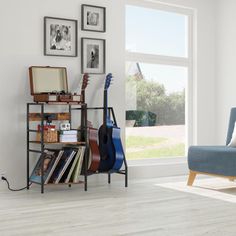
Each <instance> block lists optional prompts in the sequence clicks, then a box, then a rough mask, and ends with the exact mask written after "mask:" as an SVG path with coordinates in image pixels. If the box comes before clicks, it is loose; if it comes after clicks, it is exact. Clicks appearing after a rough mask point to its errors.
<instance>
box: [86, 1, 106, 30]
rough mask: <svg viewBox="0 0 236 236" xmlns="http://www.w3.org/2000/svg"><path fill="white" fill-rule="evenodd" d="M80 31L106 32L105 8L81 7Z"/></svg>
mask: <svg viewBox="0 0 236 236" xmlns="http://www.w3.org/2000/svg"><path fill="white" fill-rule="evenodd" d="M81 11H82V12H81V15H82V21H81V24H82V26H81V30H84V31H94V32H102V33H104V32H106V8H105V7H100V6H93V5H86V4H82V5H81Z"/></svg>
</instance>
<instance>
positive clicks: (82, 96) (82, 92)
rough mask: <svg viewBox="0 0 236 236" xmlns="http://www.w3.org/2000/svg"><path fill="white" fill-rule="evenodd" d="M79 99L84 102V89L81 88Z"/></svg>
mask: <svg viewBox="0 0 236 236" xmlns="http://www.w3.org/2000/svg"><path fill="white" fill-rule="evenodd" d="M81 101H82V103H85V90H84V89H82V90H81Z"/></svg>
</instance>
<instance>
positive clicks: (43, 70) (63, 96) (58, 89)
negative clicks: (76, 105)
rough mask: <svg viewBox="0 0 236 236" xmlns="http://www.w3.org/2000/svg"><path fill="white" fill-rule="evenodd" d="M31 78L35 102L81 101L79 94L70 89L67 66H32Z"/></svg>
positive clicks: (31, 88) (31, 90)
mask: <svg viewBox="0 0 236 236" xmlns="http://www.w3.org/2000/svg"><path fill="white" fill-rule="evenodd" d="M29 79H30V93H31V95H32V96H34V101H35V102H80V96H79V95H78V94H71V93H69V91H68V82H67V70H66V68H65V67H49V66H47V67H43V66H31V67H30V68H29Z"/></svg>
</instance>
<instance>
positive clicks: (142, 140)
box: [126, 136, 185, 160]
mask: <svg viewBox="0 0 236 236" xmlns="http://www.w3.org/2000/svg"><path fill="white" fill-rule="evenodd" d="M167 141H168V139H167V138H162V137H159V138H152V137H139V136H130V137H128V138H127V139H126V148H134V151H132V152H127V153H126V157H127V159H130V160H131V159H146V158H160V157H176V156H184V155H185V145H184V144H183V143H177V144H174V145H169V146H164V145H162V144H163V143H165V142H167ZM158 145H159V147H158ZM152 146H153V147H152ZM140 147H141V148H144V149H143V150H140V151H135V148H140ZM145 147H147V149H145Z"/></svg>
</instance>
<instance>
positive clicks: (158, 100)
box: [127, 76, 185, 126]
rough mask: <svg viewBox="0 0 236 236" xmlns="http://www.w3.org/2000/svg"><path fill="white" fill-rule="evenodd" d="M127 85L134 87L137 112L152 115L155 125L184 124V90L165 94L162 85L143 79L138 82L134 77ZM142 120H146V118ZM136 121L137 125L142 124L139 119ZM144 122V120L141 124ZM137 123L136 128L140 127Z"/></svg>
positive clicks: (129, 79) (131, 77)
mask: <svg viewBox="0 0 236 236" xmlns="http://www.w3.org/2000/svg"><path fill="white" fill-rule="evenodd" d="M127 83H131V84H132V83H133V84H134V85H135V87H136V93H137V110H138V111H147V112H152V113H154V114H155V115H156V125H181V124H184V123H185V90H183V91H182V92H175V93H170V94H167V93H166V89H165V87H164V85H163V84H159V83H158V82H155V81H148V80H145V79H141V80H138V79H137V77H135V76H130V77H129V78H128V79H127ZM127 114H128V113H127ZM127 119H129V117H127ZM143 119H147V117H144V118H143ZM138 120H139V123H142V121H140V117H139V119H138ZM145 122H146V121H145V120H144V121H143V123H145ZM139 123H138V125H137V124H136V126H142V125H139ZM146 123H147V122H146Z"/></svg>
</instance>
